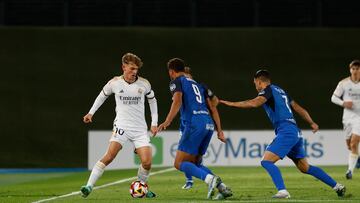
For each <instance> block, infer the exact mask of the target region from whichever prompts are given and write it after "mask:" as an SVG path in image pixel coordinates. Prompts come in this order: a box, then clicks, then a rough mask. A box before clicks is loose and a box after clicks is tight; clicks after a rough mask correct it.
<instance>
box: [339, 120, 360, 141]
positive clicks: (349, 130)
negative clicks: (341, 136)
mask: <svg viewBox="0 0 360 203" xmlns="http://www.w3.org/2000/svg"><path fill="white" fill-rule="evenodd" d="M343 124H344V133H345V138H346V139H350V137H351V135H352V134H355V135H358V136H360V119H351V120H349V121H348V122H344V123H343Z"/></svg>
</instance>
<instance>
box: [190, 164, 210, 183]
mask: <svg viewBox="0 0 360 203" xmlns="http://www.w3.org/2000/svg"><path fill="white" fill-rule="evenodd" d="M196 166H197V167H199V168H200V169H202V170H204V171H206V172H208V173H210V174H211V175H214V174H213V172H212V171H211V170H210V169H209V168H208V167H206V166H204V165H202V164H200V165H196ZM185 177H186V182H192V176H191V175H189V174H186V173H185Z"/></svg>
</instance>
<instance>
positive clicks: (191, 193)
mask: <svg viewBox="0 0 360 203" xmlns="http://www.w3.org/2000/svg"><path fill="white" fill-rule="evenodd" d="M212 169H213V172H214V173H216V174H218V175H219V176H221V178H222V179H223V181H224V182H225V183H226V184H227V185H229V186H230V187H231V188H232V190H233V192H234V196H233V197H231V198H229V199H228V201H227V202H239V201H240V202H270V201H273V200H272V199H271V195H272V194H274V193H275V192H276V191H275V188H274V186H273V184H272V182H271V180H270V177H269V176H268V175H267V173H266V172H265V170H264V169H262V168H261V167H214V168H212ZM323 169H324V170H325V171H327V172H329V174H330V175H331V176H333V177H334V178H335V179H336V180H338V181H339V182H341V183H343V184H345V185H346V186H347V195H346V198H338V197H337V195H336V193H335V192H334V191H332V190H331V189H330V188H329V187H328V186H326V185H324V184H323V183H322V182H320V181H317V180H315V179H314V178H313V177H311V176H309V175H304V174H301V173H300V172H298V171H297V170H296V168H293V167H282V168H281V171H282V173H283V176H284V180H285V184H286V185H287V189H288V191H289V192H290V193H291V196H292V198H291V199H290V200H283V201H281V202H342V201H343V202H360V181H359V180H360V171H359V170H358V171H356V172H357V173H359V176H357V175H358V174H357V173H355V175H354V178H353V180H350V181H349V180H345V177H344V171H345V170H346V167H345V166H336V167H323ZM156 170H160V169H154V171H156ZM40 175H42V176H43V178H41V179H39V177H40ZM88 175H89V172H79V173H67V174H66V173H63V174H52V175H51V174H18V175H4V174H3V175H0V180H3V179H5V178H6V176H9V177H10V176H11V178H12V179H13V181H8V184H6V185H5V184H2V185H0V202H32V201H36V200H42V199H47V198H51V197H56V196H60V195H64V194H68V193H71V192H74V191H78V190H79V188H80V186H81V185H82V184H84V183H85V182H86V180H87V178H88ZM135 175H136V170H117V171H106V172H105V173H104V175H103V177H102V178H101V179H100V180H99V181H98V184H97V185H103V184H106V183H110V182H114V181H116V180H120V179H124V178H129V177H133V176H135ZM31 179H33V180H31ZM22 180H26V182H21V181H22ZM130 182H131V181H128V182H125V183H121V184H118V185H114V186H110V187H106V188H102V189H98V190H94V191H93V192H92V194H90V196H89V197H88V198H86V199H84V198H82V197H80V195H75V196H70V197H65V198H60V199H56V200H53V201H51V202H145V201H147V202H164V203H165V202H208V201H207V200H206V199H205V197H206V191H207V188H206V185H205V184H204V183H202V182H200V181H197V180H196V181H195V184H194V188H192V189H191V190H188V191H185V190H182V189H181V186H182V185H183V183H184V176H183V175H182V174H181V173H180V172H178V171H172V172H167V173H163V174H158V175H155V176H153V177H151V178H150V181H149V186H150V190H152V191H154V192H156V194H157V195H158V197H157V198H155V199H133V198H131V197H130V195H129V185H130Z"/></svg>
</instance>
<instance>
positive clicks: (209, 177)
mask: <svg viewBox="0 0 360 203" xmlns="http://www.w3.org/2000/svg"><path fill="white" fill-rule="evenodd" d="M213 178H214V176H213V175H211V174H207V175H206V177H205V180H204V181H205V183H206V184H208V185H209V184H210V183H211V180H212V179H213Z"/></svg>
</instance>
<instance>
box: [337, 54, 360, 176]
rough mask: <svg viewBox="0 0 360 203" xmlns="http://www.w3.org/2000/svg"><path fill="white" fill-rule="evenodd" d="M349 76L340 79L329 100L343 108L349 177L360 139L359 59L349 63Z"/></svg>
mask: <svg viewBox="0 0 360 203" xmlns="http://www.w3.org/2000/svg"><path fill="white" fill-rule="evenodd" d="M349 68H350V77H347V78H345V79H343V80H341V81H340V82H339V84H338V86H337V87H336V89H335V91H334V93H333V95H332V97H331V101H332V102H333V103H335V104H337V105H339V106H341V107H343V108H344V114H343V120H342V121H343V125H344V132H345V138H346V144H347V147H348V149H349V150H350V154H349V160H348V164H349V167H348V170H347V172H346V175H345V176H346V178H347V179H351V178H352V174H353V173H354V168H355V166H356V162H357V161H358V158H359V151H358V149H359V141H360V61H359V60H354V61H352V62H351V63H350V65H349Z"/></svg>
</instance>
